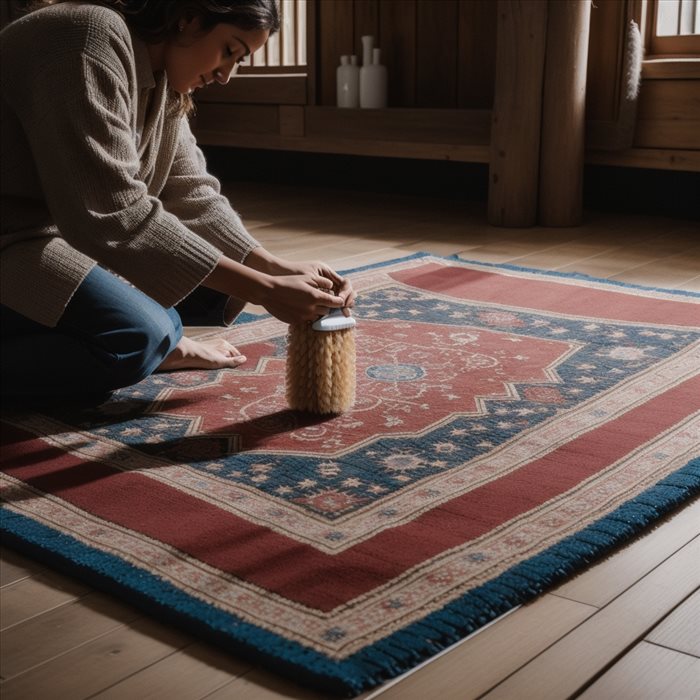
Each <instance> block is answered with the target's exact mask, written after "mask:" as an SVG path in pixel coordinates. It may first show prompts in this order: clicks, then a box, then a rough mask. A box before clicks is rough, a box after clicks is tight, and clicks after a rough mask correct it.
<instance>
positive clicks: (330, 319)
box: [311, 309, 357, 331]
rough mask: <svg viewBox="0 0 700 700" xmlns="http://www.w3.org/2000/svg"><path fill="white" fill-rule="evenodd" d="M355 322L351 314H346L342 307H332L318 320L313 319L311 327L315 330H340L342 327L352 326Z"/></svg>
mask: <svg viewBox="0 0 700 700" xmlns="http://www.w3.org/2000/svg"><path fill="white" fill-rule="evenodd" d="M356 325H357V322H356V321H355V319H354V318H353V317H352V316H346V315H345V314H344V313H343V310H342V309H333V310H332V311H329V312H328V313H327V314H326V315H325V316H322V317H321V318H319V319H318V321H314V322H313V323H312V324H311V327H312V328H313V329H314V330H315V331H341V330H343V329H344V328H354V327H355V326H356Z"/></svg>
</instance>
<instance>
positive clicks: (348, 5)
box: [316, 0, 353, 105]
mask: <svg viewBox="0 0 700 700" xmlns="http://www.w3.org/2000/svg"><path fill="white" fill-rule="evenodd" d="M316 7H317V8H318V9H317V30H318V31H317V32H316V37H317V47H316V49H317V60H318V64H317V70H318V83H317V90H318V92H317V94H316V104H319V105H335V104H336V100H337V95H336V85H335V76H336V69H337V67H338V66H339V65H340V57H341V56H342V55H343V54H348V55H349V54H351V53H352V52H353V3H352V2H348V0H322V2H319V3H317V5H316Z"/></svg>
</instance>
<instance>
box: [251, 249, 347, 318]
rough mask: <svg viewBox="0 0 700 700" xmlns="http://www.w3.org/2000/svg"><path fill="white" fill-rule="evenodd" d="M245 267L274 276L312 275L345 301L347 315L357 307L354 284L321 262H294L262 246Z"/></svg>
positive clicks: (252, 253)
mask: <svg viewBox="0 0 700 700" xmlns="http://www.w3.org/2000/svg"><path fill="white" fill-rule="evenodd" d="M245 265H246V266H248V267H251V268H253V269H254V270H258V271H260V272H264V273H266V274H268V275H273V276H276V277H277V276H286V275H312V276H315V277H321V278H323V279H324V280H326V281H327V282H330V284H331V286H330V287H326V288H328V289H333V291H334V292H335V293H336V294H337V295H338V296H339V297H340V298H341V299H342V300H343V309H344V313H345V315H346V316H347V315H349V314H350V311H349V310H350V308H352V307H353V306H354V305H355V297H356V293H355V290H354V289H353V287H352V282H350V280H349V279H348V278H347V277H341V276H340V275H339V274H338V273H337V272H336V271H335V270H333V268H331V267H329V266H328V265H327V264H326V263H324V262H321V261H320V260H316V261H308V262H292V261H290V260H285V259H284V258H279V257H277V256H276V255H273V254H272V253H270V252H269V251H268V250H265V248H263V247H262V246H259V247H257V248H254V249H253V250H251V251H250V253H248V256H247V257H246V259H245Z"/></svg>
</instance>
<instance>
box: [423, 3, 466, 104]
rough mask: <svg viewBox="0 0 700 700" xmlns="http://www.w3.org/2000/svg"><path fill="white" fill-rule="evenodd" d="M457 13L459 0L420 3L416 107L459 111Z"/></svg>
mask: <svg viewBox="0 0 700 700" xmlns="http://www.w3.org/2000/svg"><path fill="white" fill-rule="evenodd" d="M458 11H459V5H458V3H457V0H440V2H434V1H433V0H417V3H416V48H415V51H416V105H417V106H419V107H431V108H433V107H446V108H450V109H454V108H456V107H457V28H458V26H459V23H458V18H459V15H458ZM436 76H439V79H436Z"/></svg>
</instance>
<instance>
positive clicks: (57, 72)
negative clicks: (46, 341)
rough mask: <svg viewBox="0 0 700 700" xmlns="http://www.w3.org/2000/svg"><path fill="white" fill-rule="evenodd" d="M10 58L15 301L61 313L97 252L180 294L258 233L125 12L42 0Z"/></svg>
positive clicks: (1, 269)
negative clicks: (233, 201)
mask: <svg viewBox="0 0 700 700" xmlns="http://www.w3.org/2000/svg"><path fill="white" fill-rule="evenodd" d="M0 66H1V67H2V68H1V73H0V87H1V101H0V106H1V114H0V119H1V120H2V121H1V127H2V129H1V132H0V133H1V136H0V138H1V142H0V148H1V151H0V194H1V197H2V199H1V206H2V210H1V212H0V214H1V217H0V218H1V229H0V244H1V246H2V252H1V253H0V286H1V295H2V296H1V301H2V303H3V304H5V305H6V306H8V307H9V308H11V309H13V310H15V311H18V312H19V313H22V314H24V315H25V316H28V317H29V318H31V319H33V320H35V321H38V322H40V323H43V324H45V325H47V326H52V327H53V326H55V325H56V323H57V322H58V320H59V319H60V317H61V315H62V313H63V311H64V309H65V307H66V304H67V303H68V301H69V300H70V298H71V296H72V295H73V293H74V292H75V290H76V289H77V287H78V286H79V285H80V283H81V281H82V280H83V278H84V277H85V275H87V273H88V272H89V271H90V270H91V269H92V267H93V266H94V265H95V264H96V262H97V263H100V264H101V265H103V266H104V267H106V268H108V269H111V270H112V271H114V272H116V273H117V274H119V275H121V276H122V277H124V278H126V279H127V280H129V281H130V282H131V283H132V284H134V285H135V286H136V287H138V288H139V289H141V290H142V291H143V292H145V293H146V294H148V295H149V296H151V297H152V298H153V299H155V300H156V301H157V302H159V303H160V304H162V305H163V306H171V305H173V304H175V303H177V302H178V301H180V300H181V299H182V298H183V297H185V296H186V295H187V294H188V293H189V292H191V291H192V290H193V289H194V288H195V287H197V286H198V285H199V284H200V282H201V281H202V280H203V279H204V278H205V277H206V276H207V275H208V274H209V273H210V272H211V271H212V269H213V268H214V266H215V265H216V263H217V261H218V260H219V258H220V257H221V255H222V254H224V255H226V256H228V257H230V258H232V259H234V260H237V261H239V262H241V261H243V260H244V259H245V257H246V255H247V254H248V253H249V252H250V250H252V249H253V248H254V247H256V246H257V245H258V243H257V242H256V241H255V240H254V239H253V238H252V237H251V236H250V235H249V234H248V232H247V231H246V230H245V228H244V226H243V224H242V223H241V220H240V218H239V217H238V215H237V214H236V212H235V211H234V210H233V209H232V208H231V205H230V204H229V202H228V200H227V199H226V198H225V197H223V196H222V195H221V194H220V193H219V190H220V187H219V183H218V181H217V180H216V179H215V178H214V177H212V176H211V175H209V174H207V172H206V167H205V163H204V157H203V156H202V153H201V151H200V150H199V149H198V148H197V146H196V144H195V140H194V138H193V136H192V134H191V132H190V129H189V125H188V123H187V120H186V118H183V117H180V116H179V115H178V114H177V107H176V101H175V100H174V99H173V98H172V96H170V93H169V90H168V85H167V79H166V77H165V76H164V75H163V74H156V75H155V76H154V74H153V71H152V69H151V64H150V58H149V54H148V49H147V47H146V45H145V44H144V43H143V42H142V41H141V40H139V39H138V38H137V37H135V36H134V35H133V34H132V33H131V32H130V31H129V28H128V27H127V25H126V23H125V22H124V20H123V18H122V17H121V15H119V14H118V13H117V12H115V11H113V10H111V9H108V8H104V7H99V6H95V5H90V4H81V3H63V4H58V5H55V6H52V7H48V8H46V9H42V10H38V11H36V12H33V13H31V14H29V15H27V16H25V17H23V18H22V19H20V20H17V21H16V22H14V23H12V24H10V25H9V26H8V27H6V28H5V29H4V30H3V31H2V33H0Z"/></svg>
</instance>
